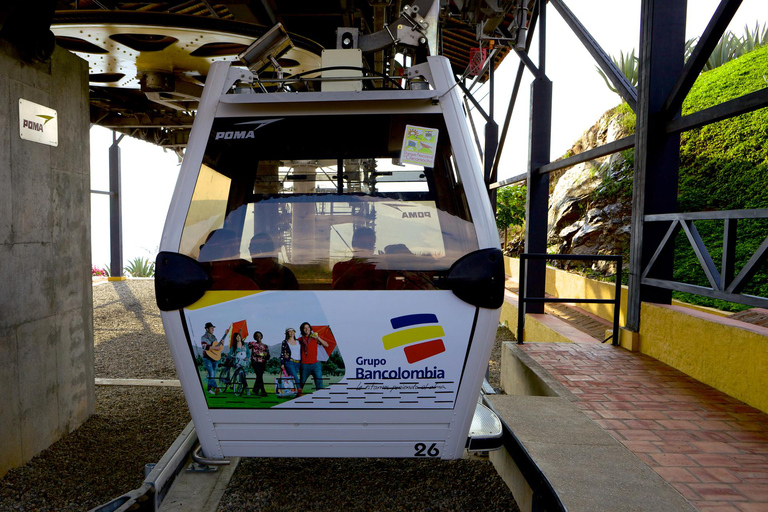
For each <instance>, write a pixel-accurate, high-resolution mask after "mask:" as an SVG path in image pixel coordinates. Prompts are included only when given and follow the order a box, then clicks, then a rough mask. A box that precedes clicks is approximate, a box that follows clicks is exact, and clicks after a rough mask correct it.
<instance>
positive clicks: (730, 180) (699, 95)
mask: <svg viewBox="0 0 768 512" xmlns="http://www.w3.org/2000/svg"><path fill="white" fill-rule="evenodd" d="M766 69H768V47H762V48H758V49H757V50H754V51H753V52H750V53H748V54H746V55H744V56H743V57H740V58H738V59H736V60H733V61H730V62H728V63H726V64H724V65H723V66H720V67H718V68H716V69H714V70H712V71H708V72H706V73H702V74H701V76H700V77H699V78H698V80H697V81H696V84H695V85H694V87H693V89H692V90H691V92H690V94H689V95H688V97H687V98H686V100H685V103H684V104H683V113H684V114H691V113H693V112H698V111H700V110H703V109H706V108H708V107H711V106H714V105H717V104H719V103H722V102H724V101H728V100H730V99H733V98H737V97H739V96H742V95H744V94H748V93H750V92H754V91H757V90H759V89H762V88H764V87H766V86H767V85H768V83H766V78H765V76H766V71H765V70H766ZM678 208H679V211H682V212H698V211H712V210H744V209H749V208H768V109H766V108H763V109H760V110H757V111H754V112H750V113H748V114H743V115H741V116H738V117H735V118H731V119H726V120H724V121H720V122H717V123H713V124H710V125H707V126H704V127H702V128H698V129H695V130H691V131H688V132H685V133H683V134H682V136H681V140H680V187H679V195H678ZM695 225H696V228H697V230H698V231H699V233H700V234H701V236H702V239H703V240H704V243H705V244H706V246H707V248H708V249H709V251H710V254H711V255H712V258H713V259H714V261H715V263H716V264H717V265H718V267H719V263H720V261H721V257H722V233H723V221H698V222H696V223H695ZM766 235H768V222H766V221H765V220H752V221H743V220H742V221H739V229H738V237H737V246H736V272H737V273H738V271H739V270H741V268H742V267H743V265H744V264H745V263H746V262H747V261H748V260H749V258H750V257H751V255H752V254H753V253H754V251H755V250H756V249H757V248H758V247H759V245H760V244H761V243H762V242H763V240H764V239H765V237H766ZM674 278H675V280H677V281H680V282H685V283H691V284H699V285H704V286H708V282H707V280H706V278H705V276H704V272H703V271H702V270H701V266H700V265H699V262H698V260H697V258H696V256H695V254H694V253H693V250H692V249H691V248H690V244H689V243H688V242H687V239H686V237H685V235H684V234H683V233H682V232H681V233H680V234H679V235H678V237H677V240H676V248H675V274H674ZM744 293H748V294H751V295H758V296H761V297H768V273H766V271H765V269H763V270H761V272H760V273H758V275H757V276H755V278H753V280H752V284H751V285H750V286H749V287H748V288H747V289H746V290H745V291H744ZM678 295H679V298H681V299H683V300H686V301H688V302H693V303H697V304H704V305H710V306H715V307H721V308H723V309H730V310H738V309H745V307H744V306H739V305H730V304H728V303H724V302H723V301H716V300H714V299H709V298H706V297H700V296H695V295H690V294H678Z"/></svg>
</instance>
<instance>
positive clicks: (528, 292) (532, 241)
mask: <svg viewBox="0 0 768 512" xmlns="http://www.w3.org/2000/svg"><path fill="white" fill-rule="evenodd" d="M545 11H546V2H543V1H540V2H539V47H540V54H539V76H537V77H536V79H535V80H534V81H533V84H531V128H530V141H529V146H528V155H529V156H528V189H527V198H526V206H525V252H526V253H529V254H531V253H536V254H546V252H547V209H548V206H549V174H547V173H537V172H536V169H538V168H539V167H541V166H543V165H546V164H548V163H549V152H550V141H551V136H552V82H551V81H550V80H549V78H547V77H546V75H545V74H544V57H543V56H544V53H545V46H546V41H545V39H546V33H545V32H546V26H547V24H546V16H545ZM526 268H527V271H526V272H527V276H526V278H525V282H526V289H525V290H522V289H521V290H520V292H521V293H523V294H525V296H526V297H544V280H545V279H546V272H547V263H546V261H543V260H531V261H529V262H528V265H527V267H526ZM526 311H527V312H528V313H543V312H544V304H543V303H541V302H538V303H536V302H534V303H531V304H528V305H527V307H526Z"/></svg>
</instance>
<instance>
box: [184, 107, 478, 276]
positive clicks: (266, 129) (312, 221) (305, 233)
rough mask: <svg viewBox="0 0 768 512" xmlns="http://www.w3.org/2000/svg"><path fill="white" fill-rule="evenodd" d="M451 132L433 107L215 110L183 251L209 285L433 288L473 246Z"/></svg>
mask: <svg viewBox="0 0 768 512" xmlns="http://www.w3.org/2000/svg"><path fill="white" fill-rule="evenodd" d="M414 127H420V129H421V132H419V133H416V131H415V128H414ZM423 127H426V128H423ZM424 131H426V132H427V135H429V136H430V137H431V138H430V139H428V140H419V139H418V137H415V136H413V135H414V134H416V135H423V132H424ZM447 133H448V132H447V130H446V129H445V126H444V124H443V121H442V118H441V116H439V115H412V114H411V115H370V116H364V117H363V116H353V115H336V116H329V115H324V116H320V115H318V116H306V115H300V116H287V117H271V118H234V119H218V120H216V121H215V122H214V125H213V128H212V130H211V133H210V136H209V140H208V144H207V147H206V152H205V157H204V159H203V163H202V165H201V168H200V173H199V176H198V180H197V185H196V188H195V192H194V195H193V198H192V201H191V205H190V208H189V212H188V215H187V218H186V222H185V225H184V230H183V234H182V240H181V247H180V252H182V253H184V254H187V255H189V256H191V257H193V258H195V259H197V260H198V261H200V262H205V263H206V264H207V265H209V266H210V273H211V277H212V278H213V280H214V289H222V290H224V289H230V290H232V289H234V290H237V289H260V290H296V289H302V290H328V289H334V290H336V289H338V290H350V289H360V290H404V289H411V290H414V289H434V288H435V280H436V279H439V277H440V276H441V275H442V274H443V273H445V272H446V271H447V270H448V269H449V268H450V266H451V265H452V264H453V263H454V262H455V261H456V260H457V259H458V258H460V257H461V256H462V255H464V254H467V253H469V252H471V251H473V250H476V249H477V247H478V243H477V238H476V235H475V231H474V229H473V226H472V222H471V216H470V214H469V209H468V206H467V202H466V198H465V195H464V192H463V189H462V185H461V182H460V180H459V178H458V173H457V172H456V170H455V163H454V161H453V156H452V152H451V146H450V141H449V138H448V135H447ZM409 134H410V135H412V136H411V137H410V138H409V136H408V135H409ZM422 139H423V137H422ZM406 149H412V150H413V151H411V153H410V154H408V158H409V159H410V160H411V161H414V159H416V160H415V161H418V159H419V158H422V159H423V161H424V162H425V163H426V164H428V165H416V164H414V163H403V162H402V161H401V158H402V155H404V154H407V152H406V151H405V150H406ZM403 160H405V159H403Z"/></svg>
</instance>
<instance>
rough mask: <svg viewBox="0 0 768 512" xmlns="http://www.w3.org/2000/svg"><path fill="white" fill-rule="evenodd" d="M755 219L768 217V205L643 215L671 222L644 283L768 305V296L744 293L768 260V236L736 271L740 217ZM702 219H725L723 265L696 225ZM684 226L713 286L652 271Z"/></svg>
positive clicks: (645, 271) (645, 270) (642, 278)
mask: <svg viewBox="0 0 768 512" xmlns="http://www.w3.org/2000/svg"><path fill="white" fill-rule="evenodd" d="M753 219H768V208H753V209H749V210H722V211H715V212H684V213H662V214H655V215H646V216H645V217H643V221H644V222H657V223H659V222H668V223H669V227H668V228H667V231H666V233H665V234H664V237H663V238H662V239H661V241H660V242H659V243H658V245H657V247H656V249H655V251H654V253H653V256H651V259H650V260H649V261H648V263H647V264H646V265H645V267H644V268H643V269H642V273H641V274H640V283H641V284H643V285H650V286H656V287H658V288H665V289H668V290H672V291H677V292H686V293H692V294H695V295H702V296H704V297H711V298H714V299H721V300H726V301H730V302H736V303H739V304H746V305H749V306H755V307H759V308H765V307H768V297H758V296H754V295H749V294H746V293H744V289H745V288H746V287H747V285H749V284H750V283H751V282H752V281H753V278H754V276H755V274H756V273H757V272H759V271H760V269H761V267H762V265H763V263H765V261H766V260H768V237H766V238H765V239H764V240H763V241H762V243H761V244H760V246H759V247H758V248H757V250H755V252H754V253H753V254H752V255H751V257H750V258H749V260H748V261H747V262H746V263H745V264H744V265H743V267H741V269H740V270H739V272H738V273H737V272H736V255H737V254H736V241H737V236H736V234H737V231H738V229H737V228H738V221H740V220H753ZM700 220H722V221H724V223H723V238H722V239H723V243H722V248H723V255H722V265H721V267H720V269H718V268H717V265H716V264H715V261H714V259H713V258H712V255H711V254H710V252H709V249H708V248H707V245H706V244H705V243H704V240H703V239H702V237H701V235H700V234H699V231H698V230H697V229H696V225H695V222H696V221H700ZM681 230H682V231H683V232H684V233H685V237H686V240H687V241H688V244H689V245H690V247H691V249H693V252H694V254H695V255H696V258H697V259H698V261H699V265H700V266H701V269H702V270H703V271H704V275H705V276H706V278H707V282H708V284H709V286H702V285H697V284H688V283H682V282H679V281H674V280H673V279H669V278H657V277H653V276H652V275H651V274H652V271H653V270H654V266H655V264H656V262H657V261H658V260H659V259H662V254H663V252H664V251H665V250H669V249H670V248H671V247H672V246H673V244H674V242H675V238H676V237H677V234H678V233H679V232H680V231H681Z"/></svg>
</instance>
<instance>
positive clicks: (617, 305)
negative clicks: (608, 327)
mask: <svg viewBox="0 0 768 512" xmlns="http://www.w3.org/2000/svg"><path fill="white" fill-rule="evenodd" d="M621 265H622V261H621V259H619V261H617V262H616V293H615V295H614V296H613V300H614V301H615V302H614V303H613V340H612V342H613V346H614V347H618V346H619V336H620V335H621V333H620V332H619V315H620V314H621Z"/></svg>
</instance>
